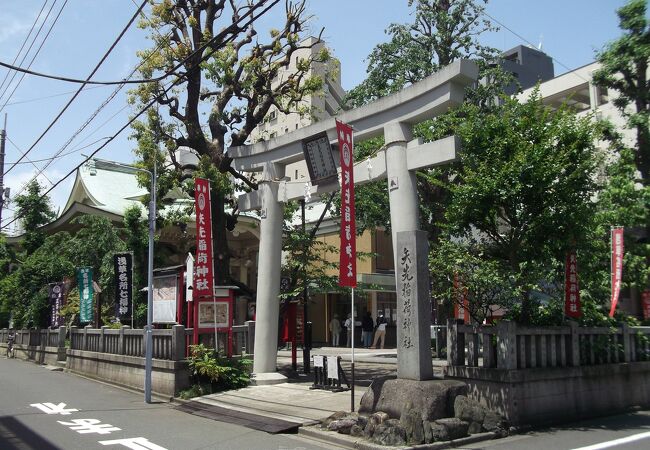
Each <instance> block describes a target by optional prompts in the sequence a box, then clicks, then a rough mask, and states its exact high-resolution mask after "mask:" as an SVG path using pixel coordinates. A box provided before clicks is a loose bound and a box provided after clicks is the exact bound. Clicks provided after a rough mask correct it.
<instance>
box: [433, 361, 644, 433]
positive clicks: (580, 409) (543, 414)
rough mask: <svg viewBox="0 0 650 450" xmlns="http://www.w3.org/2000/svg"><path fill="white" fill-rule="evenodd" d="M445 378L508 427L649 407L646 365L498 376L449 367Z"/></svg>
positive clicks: (492, 372) (494, 372) (504, 372)
mask: <svg viewBox="0 0 650 450" xmlns="http://www.w3.org/2000/svg"><path fill="white" fill-rule="evenodd" d="M445 378H447V379H453V380H459V381H463V382H465V383H466V384H467V385H468V393H467V396H468V397H470V398H472V399H474V400H477V401H478V402H479V403H481V404H483V405H485V406H487V407H488V408H489V409H491V410H492V411H495V412H497V413H499V414H501V415H502V416H504V417H505V418H506V419H507V420H508V421H509V422H510V423H511V424H512V425H515V426H517V425H525V424H535V425H539V424H551V423H558V422H561V421H566V420H577V419H582V418H586V417H595V416H599V415H607V414H613V413H616V412H621V411H625V410H627V409H629V408H631V407H634V406H641V407H649V406H650V362H636V363H631V364H629V363H628V364H625V363H623V364H603V365H599V366H585V367H563V368H545V369H532V370H499V369H484V368H477V367H461V366H450V367H448V368H447V369H446V374H445Z"/></svg>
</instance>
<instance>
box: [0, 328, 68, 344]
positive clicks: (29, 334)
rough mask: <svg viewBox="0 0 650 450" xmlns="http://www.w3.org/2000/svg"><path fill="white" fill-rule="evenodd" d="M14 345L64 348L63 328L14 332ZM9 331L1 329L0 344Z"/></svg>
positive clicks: (5, 339)
mask: <svg viewBox="0 0 650 450" xmlns="http://www.w3.org/2000/svg"><path fill="white" fill-rule="evenodd" d="M15 333H16V340H15V343H16V344H18V345H27V346H32V347H40V346H43V347H61V348H63V347H65V327H60V328H53V329H50V328H45V329H41V330H39V329H36V328H35V329H31V330H16V331H15ZM8 335H9V330H8V329H7V328H3V329H1V330H0V342H2V343H6V342H7V336H8Z"/></svg>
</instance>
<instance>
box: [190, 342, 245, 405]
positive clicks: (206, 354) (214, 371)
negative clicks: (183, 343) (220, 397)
mask: <svg viewBox="0 0 650 450" xmlns="http://www.w3.org/2000/svg"><path fill="white" fill-rule="evenodd" d="M187 361H188V365H189V368H190V371H191V373H192V376H193V377H194V379H195V380H196V382H197V384H198V386H199V388H197V390H198V391H199V392H202V390H203V389H202V388H200V386H203V387H205V386H206V385H209V386H210V393H212V392H219V391H226V390H230V389H239V388H242V387H245V386H247V385H248V383H249V382H250V369H251V366H252V361H251V360H248V359H240V360H236V359H228V358H224V357H222V356H220V355H218V354H216V353H215V351H214V349H212V348H208V347H206V346H204V345H203V344H199V345H191V346H190V356H189V357H188V358H187ZM202 393H203V392H202Z"/></svg>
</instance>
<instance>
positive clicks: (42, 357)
mask: <svg viewBox="0 0 650 450" xmlns="http://www.w3.org/2000/svg"><path fill="white" fill-rule="evenodd" d="M6 354H7V344H6V343H4V342H3V343H0V355H2V356H5V355H6ZM14 354H15V357H16V358H18V359H24V360H26V361H33V362H35V363H37V364H49V365H56V364H57V362H59V361H65V348H61V347H45V346H40V345H39V346H34V345H22V344H14Z"/></svg>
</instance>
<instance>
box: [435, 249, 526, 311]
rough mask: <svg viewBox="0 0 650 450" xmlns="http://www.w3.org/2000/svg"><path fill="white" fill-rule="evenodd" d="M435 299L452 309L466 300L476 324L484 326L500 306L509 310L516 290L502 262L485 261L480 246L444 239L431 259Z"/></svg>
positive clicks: (515, 295)
mask: <svg viewBox="0 0 650 450" xmlns="http://www.w3.org/2000/svg"><path fill="white" fill-rule="evenodd" d="M429 269H430V273H431V281H432V286H433V292H434V293H435V297H436V300H438V301H440V300H442V301H443V302H445V304H446V305H447V307H449V308H450V309H451V307H452V306H453V305H454V304H456V303H457V304H459V305H460V304H461V302H462V301H464V300H466V301H467V304H466V305H462V306H463V307H465V306H467V311H468V312H469V315H470V317H471V319H472V322H474V323H483V321H484V320H485V319H488V318H490V317H491V316H492V314H493V313H494V312H496V310H497V309H498V308H499V306H501V307H504V308H510V307H511V306H512V305H513V304H515V301H516V298H517V296H518V292H517V288H516V286H514V283H513V282H512V280H511V279H510V277H509V275H508V270H507V268H506V267H504V265H503V263H501V262H499V261H497V260H490V259H487V258H485V255H483V254H482V253H481V250H480V248H479V247H478V246H477V245H472V244H470V243H458V242H453V241H451V240H447V239H444V240H442V241H441V242H440V245H439V246H438V247H437V249H436V251H435V252H432V254H431V255H430V258H429Z"/></svg>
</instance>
